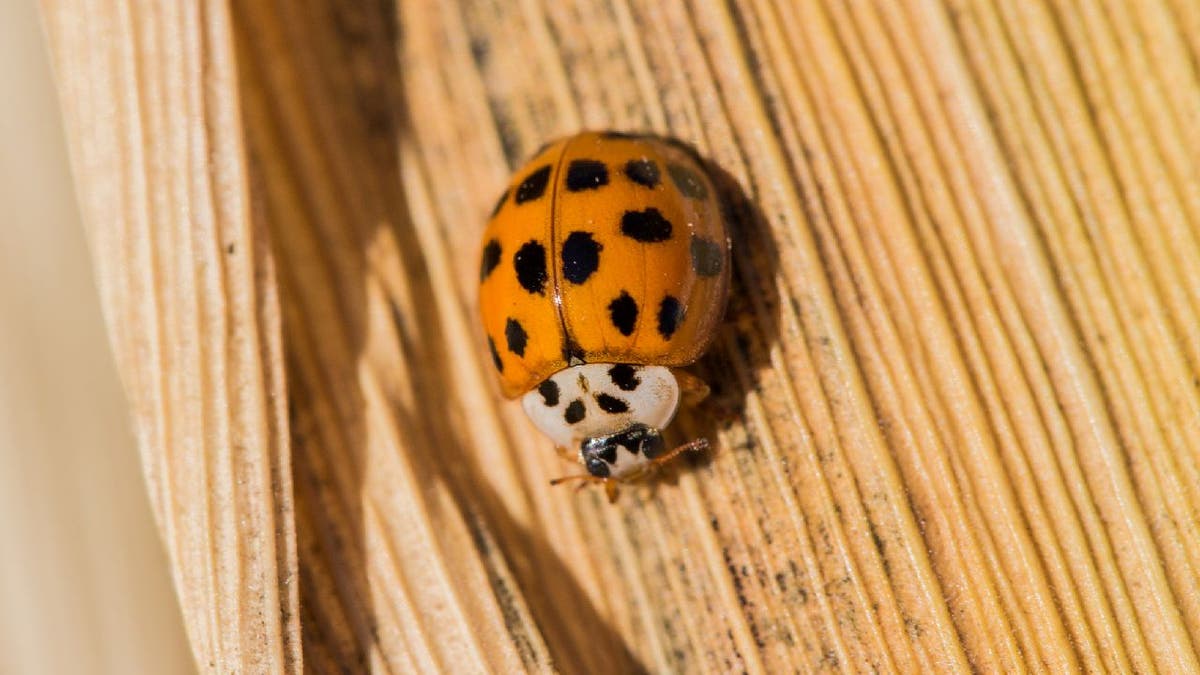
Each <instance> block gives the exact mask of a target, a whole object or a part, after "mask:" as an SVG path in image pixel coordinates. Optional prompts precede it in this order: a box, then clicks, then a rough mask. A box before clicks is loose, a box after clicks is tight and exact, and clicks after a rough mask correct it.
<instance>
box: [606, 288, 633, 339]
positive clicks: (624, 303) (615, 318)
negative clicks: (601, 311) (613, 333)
mask: <svg viewBox="0 0 1200 675" xmlns="http://www.w3.org/2000/svg"><path fill="white" fill-rule="evenodd" d="M608 314H609V316H610V317H611V318H612V324H613V325H614V326H616V328H617V330H619V331H621V335H625V336H629V335H633V328H634V326H636V325H637V315H638V306H637V301H636V300H634V299H633V296H631V295H630V294H629V292H628V291H621V294H620V295H619V296H617V297H616V299H614V300H613V301H612V302H610V303H608Z"/></svg>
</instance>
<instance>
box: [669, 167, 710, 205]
mask: <svg viewBox="0 0 1200 675" xmlns="http://www.w3.org/2000/svg"><path fill="white" fill-rule="evenodd" d="M667 173H669V174H670V175H671V182H673V183H675V187H677V188H679V191H680V192H682V193H683V196H684V197H691V198H692V199H704V198H705V197H707V196H708V188H707V187H705V185H704V179H703V178H701V177H700V174H698V173H696V172H695V171H692V170H691V169H689V168H687V167H686V166H683V165H682V164H668V165H667Z"/></svg>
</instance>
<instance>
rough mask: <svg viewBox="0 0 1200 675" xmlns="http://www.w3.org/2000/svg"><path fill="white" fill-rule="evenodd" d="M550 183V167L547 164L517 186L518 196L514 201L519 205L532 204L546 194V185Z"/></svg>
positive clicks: (515, 196)
mask: <svg viewBox="0 0 1200 675" xmlns="http://www.w3.org/2000/svg"><path fill="white" fill-rule="evenodd" d="M549 182H550V165H549V164H547V165H546V166H543V167H541V168H539V169H538V170H537V171H534V172H533V173H531V174H529V175H528V176H527V177H526V178H525V180H523V181H521V184H520V185H518V186H517V194H516V195H514V197H513V201H515V202H516V203H518V204H524V203H525V202H531V201H533V200H535V199H538V198H539V197H541V196H542V195H543V194H544V193H545V192H546V185H547V184H548V183H549Z"/></svg>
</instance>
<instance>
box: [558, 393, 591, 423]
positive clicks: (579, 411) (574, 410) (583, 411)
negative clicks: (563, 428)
mask: <svg viewBox="0 0 1200 675" xmlns="http://www.w3.org/2000/svg"><path fill="white" fill-rule="evenodd" d="M585 415H587V408H584V407H583V401H581V400H579V399H575V400H574V401H571V402H570V403H569V404H567V409H566V410H565V411H563V419H564V420H566V421H567V424H577V423H579V422H580V421H582V420H583V418H584V416H585Z"/></svg>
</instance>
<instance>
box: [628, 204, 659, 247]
mask: <svg viewBox="0 0 1200 675" xmlns="http://www.w3.org/2000/svg"><path fill="white" fill-rule="evenodd" d="M621 234H624V235H625V236H626V237H631V238H633V239H636V240H638V241H640V242H645V243H656V242H660V241H666V240H668V239H670V238H671V221H669V220H667V219H666V218H664V217H663V214H662V212H661V211H659V210H658V209H656V208H654V207H650V208H648V209H646V210H645V211H626V212H625V215H623V216H621Z"/></svg>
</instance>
